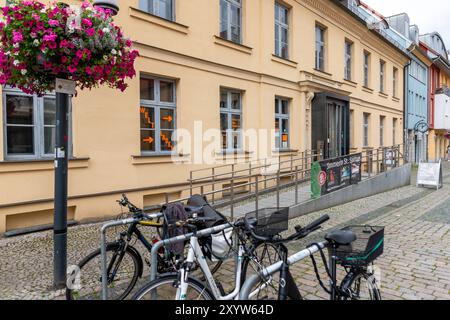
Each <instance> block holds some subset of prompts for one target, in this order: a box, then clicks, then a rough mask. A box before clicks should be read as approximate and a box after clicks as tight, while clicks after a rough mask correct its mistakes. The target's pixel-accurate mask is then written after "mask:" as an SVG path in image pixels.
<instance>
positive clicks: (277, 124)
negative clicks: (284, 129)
mask: <svg viewBox="0 0 450 320" xmlns="http://www.w3.org/2000/svg"><path fill="white" fill-rule="evenodd" d="M275 148H277V149H279V148H280V119H278V118H275Z"/></svg>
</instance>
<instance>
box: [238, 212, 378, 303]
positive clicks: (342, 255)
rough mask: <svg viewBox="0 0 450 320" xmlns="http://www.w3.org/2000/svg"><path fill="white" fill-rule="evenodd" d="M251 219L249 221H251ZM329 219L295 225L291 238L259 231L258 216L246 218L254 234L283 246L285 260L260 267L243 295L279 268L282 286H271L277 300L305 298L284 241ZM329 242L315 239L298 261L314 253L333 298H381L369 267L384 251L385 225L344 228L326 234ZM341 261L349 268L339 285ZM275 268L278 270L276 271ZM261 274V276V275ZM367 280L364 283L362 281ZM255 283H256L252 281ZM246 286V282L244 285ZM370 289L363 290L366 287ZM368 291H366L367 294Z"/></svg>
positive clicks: (310, 230) (324, 287) (281, 247)
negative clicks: (325, 252)
mask: <svg viewBox="0 0 450 320" xmlns="http://www.w3.org/2000/svg"><path fill="white" fill-rule="evenodd" d="M249 220H250V221H249ZM328 220H329V216H328V215H325V216H323V217H321V218H319V219H317V220H316V221H314V222H312V223H311V224H309V225H308V226H306V227H304V228H301V227H296V231H297V233H296V234H294V235H293V236H290V237H288V238H285V239H283V238H280V237H278V236H267V235H261V234H258V231H257V225H258V221H257V219H246V226H247V228H248V230H249V231H250V233H251V235H252V237H254V238H255V239H258V240H260V241H265V242H270V243H273V244H275V245H277V246H278V247H279V248H280V251H281V255H282V261H281V263H279V264H278V265H272V266H270V267H268V268H266V269H265V270H263V271H261V272H260V274H259V276H255V277H253V279H250V281H249V283H250V285H249V287H248V288H244V290H243V293H242V295H241V298H242V299H247V298H251V295H249V294H248V293H249V292H252V291H253V292H254V290H255V289H254V288H253V287H254V286H256V287H257V288H258V287H260V286H263V285H264V286H267V283H268V279H270V278H271V277H272V276H273V273H275V272H277V271H279V279H280V280H279V286H278V288H275V287H274V286H271V287H272V288H273V289H274V291H275V292H276V294H277V299H278V300H288V299H290V300H303V297H302V295H301V293H300V291H299V288H298V286H297V285H296V283H295V280H294V278H293V277H292V275H291V273H290V269H289V261H288V249H287V247H286V245H285V243H287V242H290V241H294V240H298V239H300V238H304V237H306V236H308V235H309V234H310V233H312V232H314V231H316V230H318V229H320V228H321V225H322V224H323V223H324V222H326V221H328ZM325 240H326V242H322V243H314V244H312V245H310V246H308V248H307V249H305V250H303V251H301V252H299V253H297V254H296V255H295V257H294V258H295V259H296V260H297V261H299V260H302V259H304V258H306V257H311V259H312V263H313V267H314V271H315V273H316V277H317V279H318V282H319V284H320V286H321V287H322V288H323V289H324V290H325V291H326V292H327V293H328V294H329V295H330V300H333V301H334V300H363V299H365V298H366V299H368V300H381V294H380V290H379V289H378V286H377V283H376V278H375V277H374V274H373V273H372V272H373V271H371V270H370V269H371V268H370V264H371V263H373V261H374V260H375V259H376V258H377V257H379V256H380V255H381V254H382V252H383V243H384V228H383V227H373V226H350V227H347V228H345V229H342V230H335V231H332V232H330V233H328V234H327V235H326V236H325ZM323 248H328V250H329V256H330V258H329V263H328V262H327V259H326V257H325V254H324V253H323ZM315 252H320V255H321V258H322V261H323V263H324V266H325V269H326V273H327V276H328V278H329V281H330V287H329V288H327V287H326V286H325V285H324V284H323V282H322V280H321V278H320V275H319V272H318V268H317V263H316V261H315V259H314V255H313V254H314V253H315ZM338 264H340V265H341V266H343V267H344V269H345V271H346V276H345V277H344V279H343V280H342V282H341V284H340V285H339V286H338V285H337V265H338ZM274 270H275V271H274ZM258 278H259V279H258ZM363 281H364V282H366V283H365V286H363V285H362V282H363ZM252 283H253V285H251V284H252ZM244 287H245V285H244ZM364 288H365V289H367V291H366V292H363V291H362V290H363V289H364ZM365 294H366V295H365Z"/></svg>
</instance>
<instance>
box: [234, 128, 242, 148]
mask: <svg viewBox="0 0 450 320" xmlns="http://www.w3.org/2000/svg"><path fill="white" fill-rule="evenodd" d="M240 144H241V132H240V131H238V132H233V149H235V150H236V149H239V148H240Z"/></svg>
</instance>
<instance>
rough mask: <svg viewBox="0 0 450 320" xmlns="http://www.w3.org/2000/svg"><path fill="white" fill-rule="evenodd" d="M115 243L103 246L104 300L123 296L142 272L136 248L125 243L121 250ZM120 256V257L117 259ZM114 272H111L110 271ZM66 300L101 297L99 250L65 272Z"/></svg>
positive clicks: (129, 290) (127, 293) (119, 298)
mask: <svg viewBox="0 0 450 320" xmlns="http://www.w3.org/2000/svg"><path fill="white" fill-rule="evenodd" d="M121 248H122V246H121V245H120V243H118V242H114V243H109V244H108V245H107V247H106V257H107V260H106V261H107V267H108V270H109V274H108V299H109V300H123V299H125V298H126V297H127V296H128V295H129V293H130V292H131V290H132V289H133V287H134V286H135V285H136V281H137V280H138V278H139V276H140V275H141V274H142V259H141V257H140V256H139V254H138V253H137V251H136V249H134V248H133V247H131V246H128V247H127V248H126V250H125V251H123V249H121ZM121 255H123V257H122V259H120V257H121ZM114 271H115V275H114V276H113V275H112V273H113V272H114ZM71 280H72V281H71ZM66 299H67V300H100V299H102V268H101V250H100V249H98V250H96V251H94V252H92V253H91V254H89V255H88V256H86V257H85V258H84V259H83V260H82V261H81V262H80V263H79V264H78V266H77V268H76V270H74V272H73V273H72V274H71V275H69V280H68V281H67V289H66Z"/></svg>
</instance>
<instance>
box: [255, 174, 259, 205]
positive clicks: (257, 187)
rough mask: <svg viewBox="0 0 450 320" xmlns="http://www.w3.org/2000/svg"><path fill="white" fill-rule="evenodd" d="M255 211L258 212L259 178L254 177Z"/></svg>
mask: <svg viewBox="0 0 450 320" xmlns="http://www.w3.org/2000/svg"><path fill="white" fill-rule="evenodd" d="M255 198H256V200H255V210H256V211H258V210H259V176H258V175H256V176H255Z"/></svg>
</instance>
